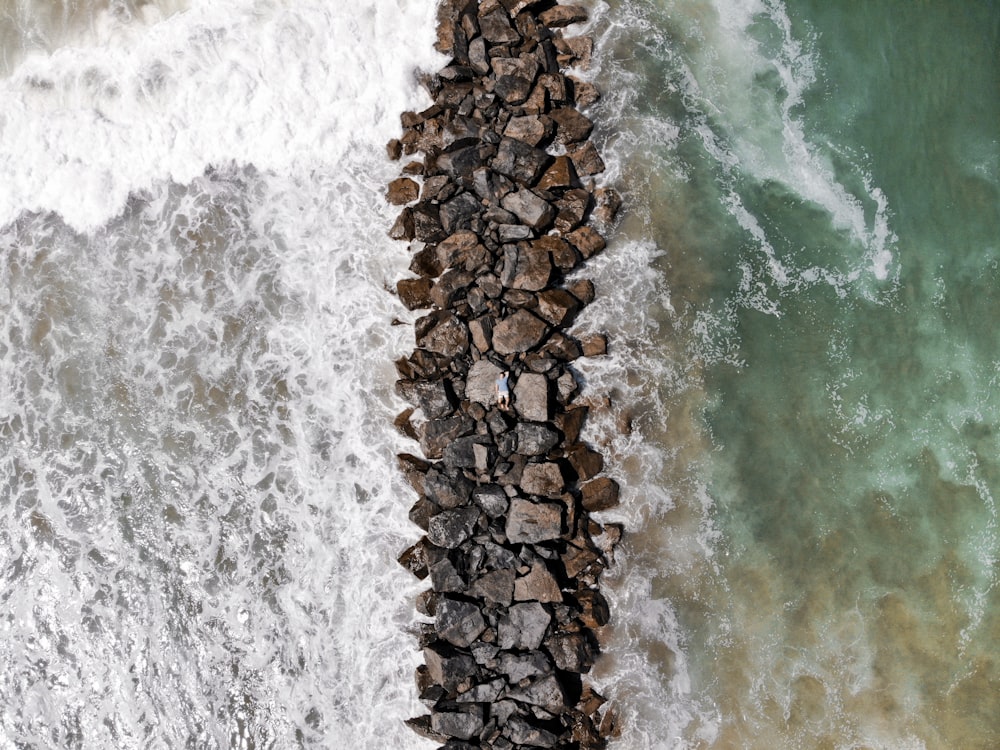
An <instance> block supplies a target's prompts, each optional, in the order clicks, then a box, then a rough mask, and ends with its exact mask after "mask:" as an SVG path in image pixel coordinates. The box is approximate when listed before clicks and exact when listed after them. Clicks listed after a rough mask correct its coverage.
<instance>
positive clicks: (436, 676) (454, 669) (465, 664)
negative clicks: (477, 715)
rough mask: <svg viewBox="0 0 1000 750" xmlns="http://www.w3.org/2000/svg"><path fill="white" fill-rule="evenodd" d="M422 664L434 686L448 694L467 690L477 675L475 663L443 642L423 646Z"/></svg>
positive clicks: (466, 655) (469, 657)
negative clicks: (461, 689)
mask: <svg viewBox="0 0 1000 750" xmlns="http://www.w3.org/2000/svg"><path fill="white" fill-rule="evenodd" d="M424 663H426V664H427V671H428V673H429V674H430V678H431V680H433V681H434V684H435V685H440V686H441V687H443V688H444V689H445V690H447V691H448V692H449V693H454V692H456V691H457V690H459V689H460V688H464V689H466V690H467V689H468V687H469V686H470V685H471V684H472V681H473V679H474V678H475V676H476V674H477V669H476V662H475V660H473V658H472V657H471V656H469V655H468V654H462V653H459V652H458V651H456V650H455V649H454V648H452V647H451V646H450V645H448V644H447V643H444V642H443V641H436V642H434V643H432V644H429V645H427V646H424Z"/></svg>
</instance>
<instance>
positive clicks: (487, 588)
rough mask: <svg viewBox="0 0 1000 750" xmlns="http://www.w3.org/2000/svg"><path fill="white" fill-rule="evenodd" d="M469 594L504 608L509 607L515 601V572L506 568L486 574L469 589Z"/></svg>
mask: <svg viewBox="0 0 1000 750" xmlns="http://www.w3.org/2000/svg"><path fill="white" fill-rule="evenodd" d="M469 593H470V594H471V595H472V596H480V597H482V598H483V599H485V600H486V601H488V602H493V603H494V604H499V605H500V606H502V607H509V606H510V604H511V602H512V601H513V599H514V571H513V570H512V569H510V568H505V569H501V570H491V571H489V572H488V573H484V574H483V575H481V576H479V578H477V579H476V580H475V582H474V583H473V584H472V586H470V587H469Z"/></svg>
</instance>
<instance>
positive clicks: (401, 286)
mask: <svg viewBox="0 0 1000 750" xmlns="http://www.w3.org/2000/svg"><path fill="white" fill-rule="evenodd" d="M432 286H433V283H432V282H431V280H430V279H424V278H420V279H400V280H399V281H398V282H396V294H398V295H399V301H400V302H402V303H403V306H404V307H405V308H406V309H407V310H420V309H424V308H428V307H430V306H431V304H433V302H432V300H431V287H432Z"/></svg>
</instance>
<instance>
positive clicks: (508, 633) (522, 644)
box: [477, 602, 552, 703]
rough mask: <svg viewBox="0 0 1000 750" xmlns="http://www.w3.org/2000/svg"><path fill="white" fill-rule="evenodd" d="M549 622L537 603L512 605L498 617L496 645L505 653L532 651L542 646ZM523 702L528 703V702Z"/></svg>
mask: <svg viewBox="0 0 1000 750" xmlns="http://www.w3.org/2000/svg"><path fill="white" fill-rule="evenodd" d="M477 611H478V610H477ZM551 621H552V616H551V615H549V613H548V612H547V611H546V610H545V607H543V606H542V605H541V604H539V603H538V602H526V603H524V604H514V605H512V606H511V607H509V608H508V609H507V612H506V614H505V615H502V616H501V617H500V620H499V624H498V626H497V631H498V635H497V644H498V645H499V646H500V648H501V649H503V650H505V651H509V650H511V649H523V650H526V651H534V650H535V649H537V648H538V647H539V646H541V645H542V640H543V639H544V638H545V631H546V630H547V629H548V627H549V623H550V622H551ZM511 697H514V696H511ZM525 702H526V703H530V701H525Z"/></svg>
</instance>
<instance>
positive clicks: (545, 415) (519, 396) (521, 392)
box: [514, 373, 549, 422]
mask: <svg viewBox="0 0 1000 750" xmlns="http://www.w3.org/2000/svg"><path fill="white" fill-rule="evenodd" d="M514 408H515V409H516V410H517V413H518V414H519V415H520V416H521V418H522V419H527V420H529V421H531V422H547V421H548V419H549V380H548V378H546V377H545V376H544V375H539V374H536V373H524V374H523V375H521V377H519V378H518V379H517V382H516V383H515V384H514Z"/></svg>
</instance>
